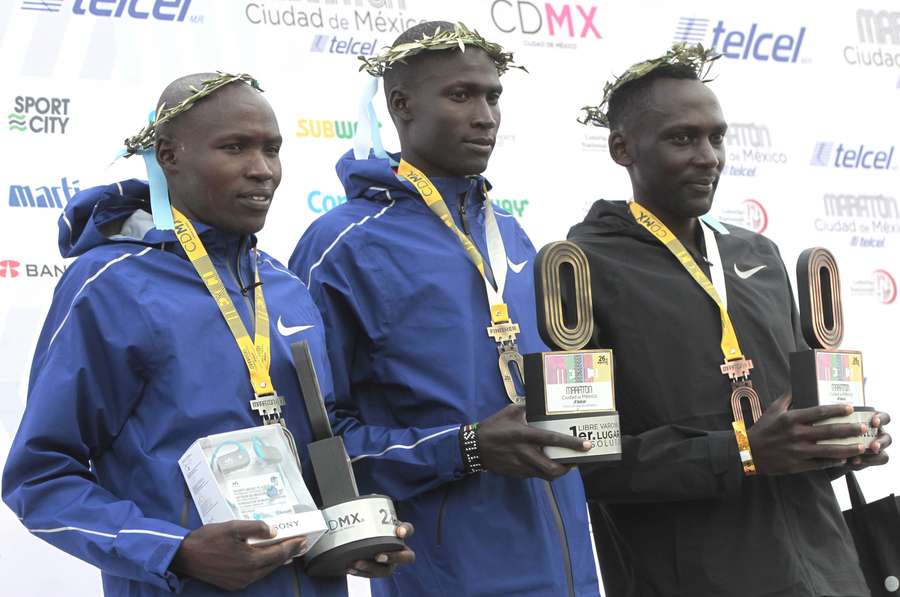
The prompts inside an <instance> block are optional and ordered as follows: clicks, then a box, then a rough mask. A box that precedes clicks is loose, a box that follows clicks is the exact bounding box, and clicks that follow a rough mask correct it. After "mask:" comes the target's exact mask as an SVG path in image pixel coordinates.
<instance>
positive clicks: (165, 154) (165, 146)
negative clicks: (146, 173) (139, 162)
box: [154, 135, 178, 174]
mask: <svg viewBox="0 0 900 597" xmlns="http://www.w3.org/2000/svg"><path fill="white" fill-rule="evenodd" d="M154 151H156V161H157V162H159V166H160V168H162V170H163V172H165V173H166V174H174V173H175V172H177V171H178V154H177V152H176V151H175V139H173V138H172V137H170V136H169V135H162V136H160V137H157V139H156V145H155V147H154Z"/></svg>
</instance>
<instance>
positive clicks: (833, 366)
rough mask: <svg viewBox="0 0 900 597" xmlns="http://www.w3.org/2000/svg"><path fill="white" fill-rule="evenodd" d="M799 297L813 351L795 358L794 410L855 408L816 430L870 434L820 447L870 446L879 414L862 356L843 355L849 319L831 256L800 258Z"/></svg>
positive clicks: (812, 253)
mask: <svg viewBox="0 0 900 597" xmlns="http://www.w3.org/2000/svg"><path fill="white" fill-rule="evenodd" d="M797 294H798V298H799V303H800V327H801V329H802V331H803V337H804V339H805V340H806V343H807V344H809V346H811V347H812V348H811V350H804V351H800V352H792V353H791V355H790V363H791V392H792V394H793V405H794V406H795V407H797V408H808V407H812V406H819V405H827V404H849V405H851V406H853V413H852V414H849V415H847V416H843V417H832V418H830V419H825V420H823V421H819V422H818V423H815V424H816V425H826V424H834V423H855V424H863V425H865V426H866V429H867V431H866V433H864V434H862V435H859V436H854V437H848V438H840V439H827V440H821V441H819V442H818V443H820V444H831V445H852V444H859V443H861V444H864V445H868V444H869V443H870V442H871V441H872V440H873V439H875V437H876V436H877V434H878V430H877V429H875V428H872V427H871V425H870V423H871V419H872V415H873V414H874V412H875V409H874V408H872V407H869V406H866V398H865V383H864V379H865V378H864V377H863V364H862V353H861V352H859V351H858V350H838V345H840V343H841V340H842V339H843V337H844V315H843V310H842V308H841V281H840V276H839V274H838V266H837V262H836V261H835V259H834V255H832V254H831V252H830V251H828V250H827V249H823V248H821V247H816V248H812V249H807V250H805V251H803V252H802V253H801V254H800V257H799V258H798V259H797Z"/></svg>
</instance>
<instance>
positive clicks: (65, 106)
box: [8, 95, 69, 135]
mask: <svg viewBox="0 0 900 597" xmlns="http://www.w3.org/2000/svg"><path fill="white" fill-rule="evenodd" d="M8 118H9V130H11V131H14V132H19V133H25V132H32V133H38V134H45V135H64V134H66V127H67V126H68V125H69V98H67V97H37V96H31V95H19V96H16V98H15V99H14V100H13V109H12V112H10V113H9V115H8Z"/></svg>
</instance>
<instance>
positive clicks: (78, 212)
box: [59, 179, 159, 257]
mask: <svg viewBox="0 0 900 597" xmlns="http://www.w3.org/2000/svg"><path fill="white" fill-rule="evenodd" d="M139 210H144V211H146V212H147V214H148V216H149V212H150V188H149V187H148V186H147V183H146V182H143V181H140V180H137V179H131V180H125V181H122V182H117V183H113V184H110V185H106V186H100V187H92V188H90V189H85V190H83V191H80V192H78V193H77V194H76V195H75V196H74V197H72V200H71V201H69V203H68V205H66V209H65V211H63V214H62V215H61V216H60V218H59V252H60V254H61V255H62V256H63V257H76V256H78V255H81V254H83V253H84V252H85V251H87V250H88V249H91V248H93V247H96V246H99V245H103V244H108V243H111V242H115V237H109V236H108V235H107V234H104V233H103V232H102V230H103V229H104V228H105V227H107V226H108V225H110V224H111V223H112V222H116V221H121V222H124V221H125V220H127V219H128V218H130V217H131V216H132V215H134V213H135V212H137V211H139ZM150 222H151V226H152V220H150ZM152 232H156V233H159V231H157V230H155V229H154V230H153V231H152Z"/></svg>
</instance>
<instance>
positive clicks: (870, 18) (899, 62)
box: [844, 8, 900, 68]
mask: <svg viewBox="0 0 900 597" xmlns="http://www.w3.org/2000/svg"><path fill="white" fill-rule="evenodd" d="M856 29H857V33H858V35H859V44H860V45H848V46H845V47H844V60H845V61H846V62H847V64H852V65H853V66H875V67H887V68H900V52H897V51H894V50H896V47H894V48H892V47H890V46H897V45H900V12H890V11H887V10H871V9H865V8H860V9H859V10H857V11H856ZM872 46H887V47H878V48H875V49H873V48H872Z"/></svg>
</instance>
